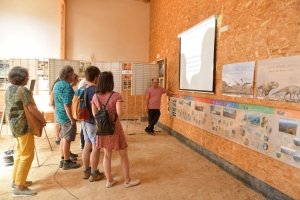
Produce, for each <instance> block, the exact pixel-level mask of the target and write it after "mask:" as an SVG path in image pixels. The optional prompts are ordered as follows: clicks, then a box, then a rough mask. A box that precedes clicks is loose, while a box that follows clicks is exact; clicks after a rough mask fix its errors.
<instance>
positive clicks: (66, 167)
mask: <svg viewBox="0 0 300 200" xmlns="http://www.w3.org/2000/svg"><path fill="white" fill-rule="evenodd" d="M79 167H80V164H79V163H76V162H72V161H70V162H69V163H68V164H67V163H66V162H64V163H63V170H69V169H76V168H79Z"/></svg>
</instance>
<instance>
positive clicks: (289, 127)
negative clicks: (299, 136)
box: [278, 118, 298, 135]
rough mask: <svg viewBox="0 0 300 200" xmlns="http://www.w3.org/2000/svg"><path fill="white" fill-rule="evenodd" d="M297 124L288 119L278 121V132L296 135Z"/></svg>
mask: <svg viewBox="0 0 300 200" xmlns="http://www.w3.org/2000/svg"><path fill="white" fill-rule="evenodd" d="M297 127H298V122H295V121H293V120H288V119H282V118H280V119H279V128H278V130H279V131H280V132H283V133H287V134H291V135H296V133H297Z"/></svg>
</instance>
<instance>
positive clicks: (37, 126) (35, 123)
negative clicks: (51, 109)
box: [18, 86, 44, 137]
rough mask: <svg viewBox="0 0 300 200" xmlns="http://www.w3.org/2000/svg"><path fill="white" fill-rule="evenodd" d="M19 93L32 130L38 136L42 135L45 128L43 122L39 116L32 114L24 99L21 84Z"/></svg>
mask: <svg viewBox="0 0 300 200" xmlns="http://www.w3.org/2000/svg"><path fill="white" fill-rule="evenodd" d="M18 94H19V97H20V99H21V101H22V103H23V108H24V112H25V116H26V120H27V124H28V126H29V128H30V132H31V133H32V134H33V135H35V136H37V137H41V136H42V132H43V128H44V126H43V123H42V122H41V121H40V120H39V119H38V118H36V117H35V116H34V115H33V114H31V112H30V111H29V110H28V108H27V106H26V105H25V104H24V102H23V99H22V91H21V86H19V88H18Z"/></svg>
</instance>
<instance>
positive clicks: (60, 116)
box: [54, 80, 74, 124]
mask: <svg viewBox="0 0 300 200" xmlns="http://www.w3.org/2000/svg"><path fill="white" fill-rule="evenodd" d="M73 96H74V90H73V88H72V87H71V85H70V83H69V82H67V81H65V80H61V81H59V82H58V83H57V84H56V86H55V88H54V103H55V117H56V120H57V122H58V123H59V124H66V123H69V122H71V120H70V119H69V117H68V115H67V112H66V110H65V107H64V105H66V104H69V105H71V104H72V99H73Z"/></svg>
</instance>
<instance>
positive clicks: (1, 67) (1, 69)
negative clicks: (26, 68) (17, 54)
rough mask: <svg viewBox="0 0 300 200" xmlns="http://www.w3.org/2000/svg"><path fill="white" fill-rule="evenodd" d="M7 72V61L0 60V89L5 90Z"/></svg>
mask: <svg viewBox="0 0 300 200" xmlns="http://www.w3.org/2000/svg"><path fill="white" fill-rule="evenodd" d="M8 71H9V64H8V60H0V89H6V87H7V86H8V79H7V76H8Z"/></svg>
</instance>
